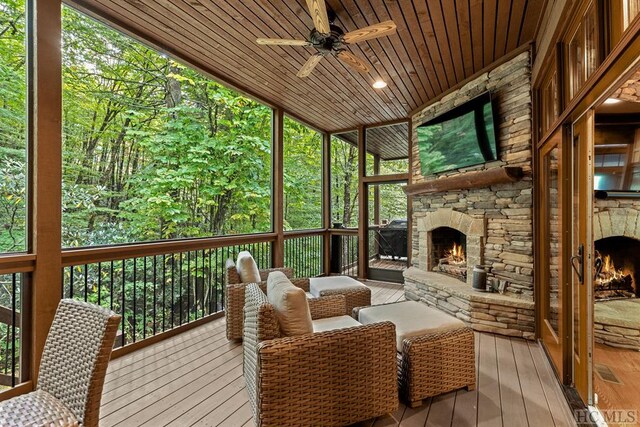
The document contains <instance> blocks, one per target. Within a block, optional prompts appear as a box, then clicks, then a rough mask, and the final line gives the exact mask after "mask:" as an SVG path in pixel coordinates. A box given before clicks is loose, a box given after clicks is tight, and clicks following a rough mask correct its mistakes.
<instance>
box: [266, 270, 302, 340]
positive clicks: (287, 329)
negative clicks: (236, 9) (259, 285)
mask: <svg viewBox="0 0 640 427" xmlns="http://www.w3.org/2000/svg"><path fill="white" fill-rule="evenodd" d="M267 300H268V301H269V304H271V305H272V306H273V309H274V311H275V313H276V317H277V318H278V323H279V324H280V329H282V332H283V333H284V335H285V336H288V337H291V336H296V335H304V334H310V333H312V332H313V324H312V323H311V312H310V311H309V303H308V302H307V295H306V293H305V292H304V290H302V289H301V288H298V287H297V286H295V285H294V284H293V283H291V282H290V281H289V279H287V276H285V275H284V273H282V272H281V271H274V272H272V273H269V277H268V278H267Z"/></svg>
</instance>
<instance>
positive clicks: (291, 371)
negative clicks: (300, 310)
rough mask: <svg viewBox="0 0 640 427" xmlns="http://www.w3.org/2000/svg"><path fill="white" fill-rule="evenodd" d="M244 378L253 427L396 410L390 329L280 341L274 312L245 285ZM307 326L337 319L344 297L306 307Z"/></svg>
mask: <svg viewBox="0 0 640 427" xmlns="http://www.w3.org/2000/svg"><path fill="white" fill-rule="evenodd" d="M246 301H247V303H246V306H245V323H244V331H245V336H244V346H243V347H244V348H243V358H244V375H245V380H246V384H247V391H248V393H249V401H250V403H251V406H252V409H253V414H254V421H255V422H256V425H257V426H283V427H284V426H302V425H310V426H320V425H323V426H324V425H327V426H328V425H332V426H333V425H348V424H352V423H355V422H358V421H363V420H367V419H370V418H373V417H377V416H380V415H383V414H386V413H390V412H393V411H395V410H396V409H397V408H398V388H397V387H398V386H397V380H396V359H395V356H396V349H395V347H396V345H395V326H394V325H393V324H392V323H391V322H381V323H376V324H372V325H367V326H357V327H351V328H346V329H338V330H332V331H325V332H316V333H312V334H306V335H300V336H296V337H286V338H283V337H282V334H281V331H280V327H279V324H278V320H277V318H276V315H275V312H274V309H273V306H272V305H271V304H269V303H268V301H267V297H266V295H265V294H264V292H263V291H262V290H261V289H260V287H259V286H258V285H257V284H250V285H248V286H247V292H246ZM309 309H310V311H311V317H312V319H314V320H316V319H320V318H326V317H335V316H340V315H344V312H345V310H346V303H345V298H344V295H333V296H329V297H322V298H315V299H310V300H309Z"/></svg>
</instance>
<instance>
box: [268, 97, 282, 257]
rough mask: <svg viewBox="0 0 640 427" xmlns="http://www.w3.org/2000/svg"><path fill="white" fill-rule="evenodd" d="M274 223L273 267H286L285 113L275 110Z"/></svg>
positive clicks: (273, 121)
mask: <svg viewBox="0 0 640 427" xmlns="http://www.w3.org/2000/svg"><path fill="white" fill-rule="evenodd" d="M272 132H273V141H272V150H273V154H272V162H273V165H272V174H273V178H272V179H273V188H272V191H273V198H272V205H271V210H272V221H273V231H274V233H276V240H275V242H273V250H272V251H271V256H272V264H273V267H283V266H284V163H283V162H284V112H283V111H282V110H281V109H279V108H276V109H274V110H273V120H272Z"/></svg>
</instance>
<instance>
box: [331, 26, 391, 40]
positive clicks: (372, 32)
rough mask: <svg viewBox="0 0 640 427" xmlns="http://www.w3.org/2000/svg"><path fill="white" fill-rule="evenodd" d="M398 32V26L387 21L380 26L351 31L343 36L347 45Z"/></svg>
mask: <svg viewBox="0 0 640 427" xmlns="http://www.w3.org/2000/svg"><path fill="white" fill-rule="evenodd" d="M395 32H396V24H395V23H394V22H393V21H385V22H381V23H379V24H375V25H370V26H368V27H364V28H360V29H359V30H355V31H350V32H348V33H347V34H345V35H344V36H343V40H344V42H345V43H358V42H361V41H365V40H370V39H375V38H378V37H383V36H388V35H390V34H393V33H395Z"/></svg>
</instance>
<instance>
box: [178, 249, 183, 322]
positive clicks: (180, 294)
mask: <svg viewBox="0 0 640 427" xmlns="http://www.w3.org/2000/svg"><path fill="white" fill-rule="evenodd" d="M179 274H180V292H179V293H178V297H179V300H180V316H179V319H180V323H179V325H182V306H183V304H182V302H183V301H182V252H180V273H179Z"/></svg>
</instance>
